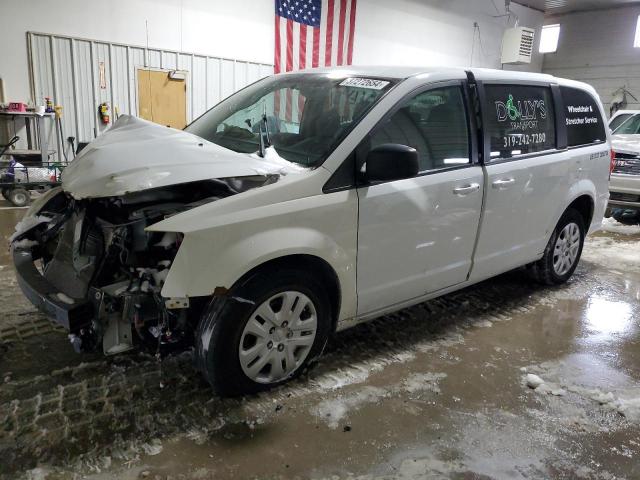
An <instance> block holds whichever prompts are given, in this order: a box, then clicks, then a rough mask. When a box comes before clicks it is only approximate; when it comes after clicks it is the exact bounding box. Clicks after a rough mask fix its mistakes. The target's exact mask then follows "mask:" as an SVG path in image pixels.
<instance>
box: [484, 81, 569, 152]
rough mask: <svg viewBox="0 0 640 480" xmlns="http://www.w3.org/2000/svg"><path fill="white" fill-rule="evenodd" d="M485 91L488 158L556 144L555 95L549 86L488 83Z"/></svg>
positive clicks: (535, 150)
mask: <svg viewBox="0 0 640 480" xmlns="http://www.w3.org/2000/svg"><path fill="white" fill-rule="evenodd" d="M485 91H486V100H485V105H484V110H485V129H486V131H487V132H488V134H489V146H490V151H489V158H488V159H487V160H488V161H489V162H490V161H495V160H500V159H508V158H511V157H515V156H518V155H525V154H528V153H534V152H540V151H543V150H550V149H553V148H555V145H556V132H555V121H554V115H553V99H552V96H551V89H550V88H549V87H538V86H525V85H486V86H485Z"/></svg>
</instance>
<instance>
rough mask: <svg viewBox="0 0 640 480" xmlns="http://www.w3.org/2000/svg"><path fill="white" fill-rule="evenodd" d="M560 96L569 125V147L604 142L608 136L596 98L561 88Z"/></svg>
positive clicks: (578, 90)
mask: <svg viewBox="0 0 640 480" xmlns="http://www.w3.org/2000/svg"><path fill="white" fill-rule="evenodd" d="M560 94H561V95H562V102H563V103H564V114H565V119H566V120H565V121H566V124H567V145H568V146H569V147H578V146H580V145H590V144H592V143H600V142H604V141H605V140H606V139H607V134H606V132H605V127H604V121H603V120H602V115H600V108H598V104H597V103H596V101H595V100H594V98H593V97H592V96H591V95H589V94H588V93H587V92H585V91H584V90H580V89H578V88H571V87H560Z"/></svg>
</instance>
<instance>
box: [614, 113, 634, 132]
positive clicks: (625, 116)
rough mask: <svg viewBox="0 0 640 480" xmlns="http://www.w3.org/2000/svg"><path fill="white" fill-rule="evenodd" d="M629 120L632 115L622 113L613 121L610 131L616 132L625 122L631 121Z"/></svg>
mask: <svg viewBox="0 0 640 480" xmlns="http://www.w3.org/2000/svg"><path fill="white" fill-rule="evenodd" d="M629 118H631V114H630V113H622V114H620V115H618V116H617V117H616V118H614V119H613V120H611V121H610V122H609V129H610V130H611V131H614V130H615V129H616V128H618V127H619V126H620V125H622V124H623V123H624V122H626V121H627V120H629Z"/></svg>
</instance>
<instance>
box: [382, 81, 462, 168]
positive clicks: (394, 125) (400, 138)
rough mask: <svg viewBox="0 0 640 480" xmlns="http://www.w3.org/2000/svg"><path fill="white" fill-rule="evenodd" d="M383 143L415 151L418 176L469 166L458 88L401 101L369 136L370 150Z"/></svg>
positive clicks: (444, 89) (428, 92)
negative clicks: (406, 146)
mask: <svg viewBox="0 0 640 480" xmlns="http://www.w3.org/2000/svg"><path fill="white" fill-rule="evenodd" d="M384 143H398V144H401V145H408V146H410V147H413V148H415V149H416V150H417V151H418V158H419V160H420V171H421V172H426V171H429V170H437V169H440V168H448V167H453V166H456V165H464V164H468V163H470V155H469V133H468V130H467V119H466V114H465V105H464V99H463V96H462V91H461V89H460V87H444V88H438V89H434V90H428V91H426V92H422V93H420V94H418V95H416V96H415V97H413V98H411V99H409V100H407V101H405V102H404V103H403V104H402V105H401V106H400V108H399V109H398V110H396V112H395V113H394V114H393V115H392V116H391V117H390V118H388V119H387V120H386V121H385V122H384V123H383V124H382V125H380V126H379V127H378V128H376V130H375V131H374V132H373V134H372V135H371V148H374V147H376V146H378V145H381V144H384Z"/></svg>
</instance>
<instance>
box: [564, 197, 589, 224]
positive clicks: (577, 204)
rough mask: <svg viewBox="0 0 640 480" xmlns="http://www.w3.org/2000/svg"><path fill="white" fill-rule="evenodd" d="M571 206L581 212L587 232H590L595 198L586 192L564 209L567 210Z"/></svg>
mask: <svg viewBox="0 0 640 480" xmlns="http://www.w3.org/2000/svg"><path fill="white" fill-rule="evenodd" d="M570 208H573V209H575V210H577V211H578V213H580V216H581V217H582V220H583V221H584V230H585V233H586V232H588V231H589V227H590V225H591V220H592V219H593V212H594V209H595V201H594V199H593V198H592V197H591V195H588V194H586V193H585V194H582V195H580V196H579V197H577V198H576V199H575V200H573V201H572V202H571V203H570V204H569V206H567V208H566V209H565V210H564V211H565V212H566V211H567V210H568V209H570ZM563 214H564V212H563Z"/></svg>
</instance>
